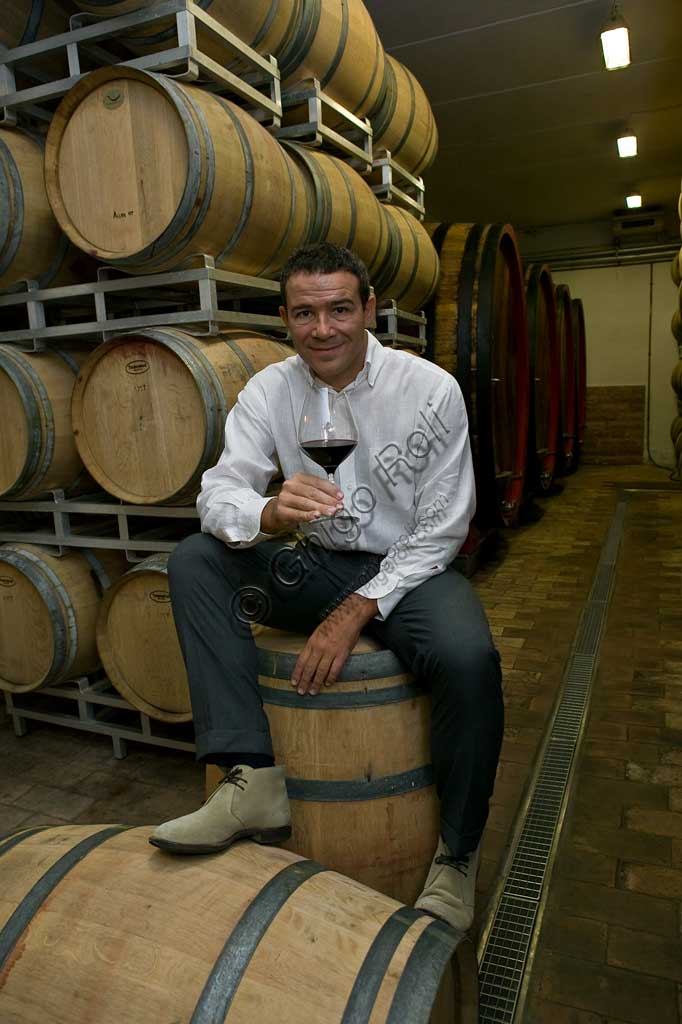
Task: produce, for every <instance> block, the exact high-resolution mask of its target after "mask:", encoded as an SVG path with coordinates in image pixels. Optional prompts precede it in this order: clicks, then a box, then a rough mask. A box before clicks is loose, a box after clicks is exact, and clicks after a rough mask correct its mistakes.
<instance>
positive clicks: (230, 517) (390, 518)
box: [197, 332, 475, 619]
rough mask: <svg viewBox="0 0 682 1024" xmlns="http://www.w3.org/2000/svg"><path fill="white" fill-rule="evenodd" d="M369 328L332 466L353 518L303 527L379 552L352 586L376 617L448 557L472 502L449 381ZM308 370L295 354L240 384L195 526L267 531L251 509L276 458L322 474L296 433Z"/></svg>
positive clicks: (237, 540) (346, 545)
mask: <svg viewBox="0 0 682 1024" xmlns="http://www.w3.org/2000/svg"><path fill="white" fill-rule="evenodd" d="M367 334H368V344H367V356H366V360H365V365H364V367H363V369H362V370H361V371H360V373H359V374H358V375H357V377H356V378H355V380H354V381H352V383H350V384H348V385H347V386H346V387H345V388H344V389H343V390H344V392H345V393H346V395H347V396H348V400H349V402H350V405H351V408H352V410H353V414H354V417H355V422H356V424H357V427H358V444H357V446H356V448H355V450H354V452H352V454H351V455H349V456H348V458H347V459H345V460H344V462H342V463H341V466H340V467H339V469H338V470H337V474H336V478H335V479H336V482H337V483H338V485H339V488H340V489H341V490H342V491H343V495H344V497H343V501H344V507H345V509H347V510H348V511H349V512H350V513H351V514H352V515H354V516H356V517H357V519H358V523H357V524H356V525H355V526H352V527H350V529H349V524H348V520H339V523H338V524H337V523H335V522H332V523H327V524H324V525H323V526H317V527H313V526H307V525H306V526H303V527H302V528H301V529H302V530H303V532H304V533H306V534H308V535H310V536H311V537H314V538H315V540H316V541H317V542H318V543H320V544H322V545H323V546H324V547H327V548H332V549H335V550H339V551H369V552H373V553H375V554H380V555H384V557H383V560H382V562H381V565H380V571H379V573H378V575H377V576H376V577H374V579H373V580H371V581H370V582H369V583H368V584H366V585H365V586H363V587H360V588H359V589H358V590H357V591H356V593H358V594H360V595H362V596H363V597H368V598H376V599H377V602H378V607H379V615H378V616H377V617H378V618H380V619H384V618H386V617H387V616H388V615H389V613H390V612H391V611H392V610H393V608H394V607H395V605H396V604H397V603H398V601H400V599H401V598H402V597H404V596H405V594H407V593H409V591H410V590H412V589H413V588H414V587H416V586H418V585H419V584H420V583H423V582H424V580H427V579H428V578H429V577H430V576H434V575H436V574H437V573H440V572H443V570H444V569H446V568H447V566H448V565H449V564H450V562H451V561H452V559H453V558H454V557H455V555H456V554H457V552H458V551H459V549H460V547H461V546H462V544H463V543H464V541H465V539H466V536H467V532H468V528H469V522H470V521H471V517H472V516H473V514H474V510H475V486H474V474H473V465H472V460H471V451H470V447H469V432H468V424H467V416H466V409H465V405H464V399H463V398H462V393H461V391H460V388H459V385H458V384H457V381H456V380H455V379H454V377H452V376H451V375H450V374H449V373H447V372H446V371H445V370H442V369H441V368H440V367H439V366H436V365H435V364H434V363H430V362H428V361H427V360H425V359H420V358H419V357H416V356H413V355H411V354H410V353H409V352H402V351H399V350H397V349H392V348H384V347H383V346H382V345H381V344H380V343H379V342H378V341H377V339H376V338H375V337H374V335H372V334H370V333H369V332H367ZM315 381H316V378H314V377H313V374H312V373H311V371H310V369H309V367H308V365H307V364H306V363H305V362H304V361H303V359H301V357H300V356H299V355H294V356H291V357H290V358H289V359H285V360H283V361H282V362H279V363H274V364H272V365H271V366H267V367H266V368H265V369H264V370H261V371H260V372H259V373H257V374H256V375H255V376H254V377H252V378H251V379H250V380H249V382H248V383H247V384H246V386H245V387H244V388H243V390H242V391H241V392H240V393H239V396H238V399H237V403H236V405H235V406H234V407H233V408H232V409H231V410H230V413H229V415H228V417H227V421H226V424H225V449H224V451H223V454H222V455H221V457H220V459H219V461H218V463H217V464H216V465H215V466H214V467H213V468H212V469H209V470H207V471H206V472H205V473H204V475H203V477H202V480H201V493H200V494H199V497H198V499H197V509H198V511H199V516H200V519H201V529H202V531H203V532H204V533H210V534H213V536H215V537H218V538H219V539H220V540H222V541H224V542H225V543H226V544H228V545H229V546H230V547H250V546H252V545H254V544H258V543H259V542H260V541H262V540H265V539H269V538H268V535H267V534H264V533H262V532H261V530H260V519H261V513H262V511H263V509H264V508H265V506H266V505H267V504H268V502H269V501H270V500H271V499H270V497H265V491H266V488H267V486H268V484H269V482H270V480H271V478H272V477H273V476H274V474H275V473H276V472H277V470H278V463H279V466H281V470H282V474H283V476H284V477H285V479H289V478H290V477H292V476H293V475H294V474H295V473H309V474H312V475H317V476H321V477H323V478H325V479H326V473H325V472H324V470H323V469H321V468H320V467H319V466H317V465H316V464H314V463H313V462H312V461H311V460H310V459H308V457H307V456H306V455H305V454H304V453H303V451H302V450H301V449H300V448H299V446H298V441H297V432H298V422H299V418H300V415H301V409H302V408H303V402H304V400H305V397H306V394H307V393H308V391H309V389H310V387H312V386H314V383H315Z"/></svg>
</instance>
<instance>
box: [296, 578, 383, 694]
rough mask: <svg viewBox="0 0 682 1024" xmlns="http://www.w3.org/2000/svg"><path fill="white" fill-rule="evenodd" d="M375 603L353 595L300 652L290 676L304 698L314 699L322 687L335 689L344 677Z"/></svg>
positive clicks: (335, 611)
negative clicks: (341, 676) (344, 671)
mask: <svg viewBox="0 0 682 1024" xmlns="http://www.w3.org/2000/svg"><path fill="white" fill-rule="evenodd" d="M377 611H378V607H377V602H376V601H375V600H373V599H372V600H370V599H369V598H366V597H361V596H360V595H359V594H351V595H350V597H348V598H346V600H345V601H344V602H343V604H341V605H339V607H338V608H336V609H335V610H334V611H333V612H332V613H331V615H329V616H327V618H326V619H325V620H324V622H322V623H321V624H320V625H319V626H318V627H317V629H316V630H315V632H314V633H312V634H311V636H310V637H309V638H308V642H307V644H306V645H305V647H304V648H303V650H302V651H301V653H300V655H299V657H298V661H297V662H296V665H295V667H294V671H293V673H292V675H291V685H292V686H295V687H296V689H297V692H298V693H300V694H301V695H303V694H306V693H309V694H310V696H311V697H313V696H314V695H315V694H316V693H319V692H320V689H321V687H322V686H332V685H333V684H334V683H335V682H336V680H337V679H338V678H339V675H340V674H341V670H342V668H343V666H344V665H345V664H346V661H347V660H348V657H349V656H350V654H351V652H352V650H353V648H354V647H355V645H356V643H357V642H358V637H359V636H360V633H361V631H362V627H363V626H364V625H365V624H366V623H367V622H369V620H370V619H372V618H374V616H375V615H376V614H377Z"/></svg>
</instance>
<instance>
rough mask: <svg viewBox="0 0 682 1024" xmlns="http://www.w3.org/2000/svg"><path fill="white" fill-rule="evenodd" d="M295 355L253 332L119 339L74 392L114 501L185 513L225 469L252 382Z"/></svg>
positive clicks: (83, 435)
mask: <svg viewBox="0 0 682 1024" xmlns="http://www.w3.org/2000/svg"><path fill="white" fill-rule="evenodd" d="M291 355H293V350H292V349H290V348H289V347H288V346H286V345H284V344H281V343H279V342H276V341H273V340H272V339H271V338H268V337H266V336H264V335H260V334H255V333H253V332H249V331H239V330H226V331H222V332H221V333H220V334H217V335H209V336H208V337H201V338H200V337H194V336H193V335H190V334H187V333H186V332H184V331H180V330H177V329H175V328H172V327H157V328H147V329H145V330H141V331H137V332H135V333H134V334H119V335H116V337H114V338H111V339H109V340H108V341H106V342H104V343H103V344H101V345H98V346H97V348H95V349H94V350H93V352H92V353H91V355H90V357H89V358H88V360H87V362H86V363H85V364H84V365H83V367H82V369H81V372H80V374H79V375H78V379H77V382H76V385H75V388H74V392H73V400H72V416H73V429H74V435H75V438H76V444H77V446H78V451H79V453H80V456H81V458H82V459H83V462H84V464H85V466H86V467H87V469H88V471H89V472H90V474H91V475H92V476H93V477H94V479H95V480H96V481H97V482H98V483H99V484H100V486H102V487H103V488H104V489H105V490H107V491H109V493H110V494H113V495H115V496H116V497H117V498H121V499H122V500H123V501H130V502H134V503H136V504H147V505H161V504H171V505H187V504H191V503H192V502H193V500H194V498H195V497H196V495H197V494H198V492H199V487H200V483H201V476H202V474H203V472H204V471H205V470H207V469H209V468H210V467H211V466H214V465H215V464H216V462H217V461H218V459H219V457H220V454H221V452H222V450H223V445H224V435H223V431H224V426H225V419H226V417H227V414H228V412H229V411H230V409H231V408H232V406H233V405H234V403H235V402H236V400H237V395H238V394H239V392H240V391H241V389H242V388H243V387H244V385H245V384H246V382H247V381H248V380H249V378H250V377H252V376H253V375H254V374H255V373H257V372H258V371H259V370H262V369H264V367H266V366H269V365H270V364H271V363H274V362H279V361H280V360H282V359H286V358H287V357H288V356H291Z"/></svg>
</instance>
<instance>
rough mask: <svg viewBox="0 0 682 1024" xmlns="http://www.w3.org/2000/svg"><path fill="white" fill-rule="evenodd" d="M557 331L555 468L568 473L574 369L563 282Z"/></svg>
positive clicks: (569, 308) (572, 447)
mask: <svg viewBox="0 0 682 1024" xmlns="http://www.w3.org/2000/svg"><path fill="white" fill-rule="evenodd" d="M556 303H557V333H558V335H559V352H560V354H561V414H560V420H559V465H558V468H557V472H558V473H559V474H560V475H561V474H566V473H569V472H570V471H571V470H572V469H573V463H574V458H575V434H576V404H575V403H576V386H575V380H576V369H575V365H576V363H575V335H574V332H573V306H572V303H571V292H570V289H569V288H568V286H567V285H564V284H560V285H558V286H557V289H556Z"/></svg>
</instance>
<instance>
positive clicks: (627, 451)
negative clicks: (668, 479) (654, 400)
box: [583, 385, 645, 465]
mask: <svg viewBox="0 0 682 1024" xmlns="http://www.w3.org/2000/svg"><path fill="white" fill-rule="evenodd" d="M644 407H645V388H644V386H643V385H642V386H639V385H637V386H631V387H630V386H628V387H603V388H588V389H587V426H586V429H585V448H584V451H583V462H587V463H593V464H602V465H605V464H610V465H618V464H621V465H622V464H626V463H632V462H643V461H644Z"/></svg>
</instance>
